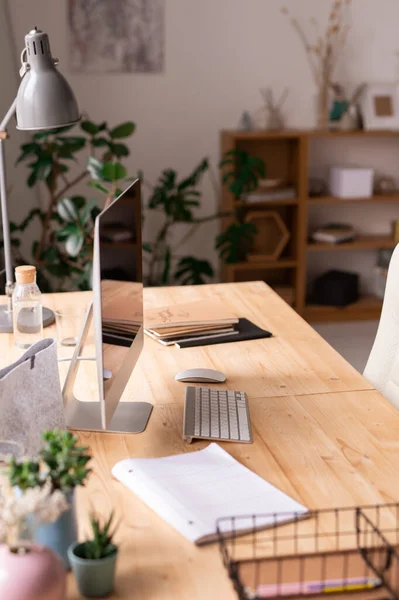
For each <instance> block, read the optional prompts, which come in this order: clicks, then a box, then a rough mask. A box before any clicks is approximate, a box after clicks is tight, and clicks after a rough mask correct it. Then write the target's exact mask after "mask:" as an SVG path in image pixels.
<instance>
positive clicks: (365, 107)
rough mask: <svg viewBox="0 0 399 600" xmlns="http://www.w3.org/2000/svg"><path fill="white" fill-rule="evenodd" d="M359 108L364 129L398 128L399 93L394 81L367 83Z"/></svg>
mask: <svg viewBox="0 0 399 600" xmlns="http://www.w3.org/2000/svg"><path fill="white" fill-rule="evenodd" d="M360 108H361V112H362V116H363V123H364V128H365V129H368V130H373V129H381V130H383V129H388V130H390V129H391V130H396V129H399V93H398V87H397V84H396V83H386V84H370V85H367V86H366V87H365V89H364V91H363V94H362V98H361V103H360Z"/></svg>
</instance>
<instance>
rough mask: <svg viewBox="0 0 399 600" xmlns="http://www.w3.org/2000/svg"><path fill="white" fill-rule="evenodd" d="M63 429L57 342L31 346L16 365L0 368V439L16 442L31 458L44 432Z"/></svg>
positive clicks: (48, 341)
mask: <svg viewBox="0 0 399 600" xmlns="http://www.w3.org/2000/svg"><path fill="white" fill-rule="evenodd" d="M54 427H61V428H64V427H65V421H64V407H63V402H62V393H61V385H60V377H59V373H58V363H57V342H56V340H54V339H52V338H47V339H44V340H41V341H40V342H37V343H36V344H33V345H32V346H31V347H30V348H29V349H28V350H27V351H26V352H25V353H24V354H23V355H22V356H21V358H20V359H18V360H17V361H16V362H14V363H13V364H12V365H9V366H8V367H5V368H4V369H0V440H11V441H14V442H19V443H20V444H21V445H22V446H23V448H24V454H26V455H28V456H32V455H34V454H36V453H37V451H38V449H39V448H40V446H41V441H40V436H41V433H42V432H43V430H45V429H53V428H54Z"/></svg>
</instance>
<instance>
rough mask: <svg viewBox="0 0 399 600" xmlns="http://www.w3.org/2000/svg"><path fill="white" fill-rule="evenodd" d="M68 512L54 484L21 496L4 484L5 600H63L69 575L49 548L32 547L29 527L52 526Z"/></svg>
mask: <svg viewBox="0 0 399 600" xmlns="http://www.w3.org/2000/svg"><path fill="white" fill-rule="evenodd" d="M67 509H68V503H67V501H66V498H65V495H64V494H63V493H62V492H61V491H60V490H56V491H52V489H51V485H50V484H49V483H46V484H45V485H43V486H35V487H32V488H30V489H29V490H27V491H26V492H25V493H23V494H22V493H20V492H19V491H18V490H15V489H14V488H12V487H11V486H10V485H8V486H6V485H3V486H2V488H1V493H0V540H1V542H2V545H0V573H1V576H0V598H2V599H3V598H4V600H6V599H7V600H22V599H23V600H64V598H65V594H66V574H65V569H64V566H63V565H62V562H61V560H60V558H59V557H58V556H57V555H56V554H54V553H53V552H52V551H51V550H50V549H48V548H45V547H43V546H41V545H37V544H32V543H31V542H29V541H28V540H27V539H26V537H27V533H28V531H27V528H26V525H27V523H28V521H29V519H30V520H34V523H35V524H36V523H49V522H51V521H53V520H55V519H57V518H59V517H60V515H61V514H62V513H63V512H65V510H67Z"/></svg>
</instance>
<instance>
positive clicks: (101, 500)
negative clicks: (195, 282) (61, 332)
mask: <svg viewBox="0 0 399 600" xmlns="http://www.w3.org/2000/svg"><path fill="white" fill-rule="evenodd" d="M212 295H217V296H219V297H221V298H222V299H223V301H224V302H225V303H226V304H228V305H230V307H231V308H232V309H233V310H235V311H236V313H237V315H238V316H246V317H248V318H250V319H252V320H253V321H254V322H255V323H256V324H257V325H259V326H262V327H265V328H267V329H269V330H270V331H272V332H273V334H274V336H275V337H274V338H270V339H267V340H258V341H256V342H242V343H232V344H226V345H223V344H222V345H216V346H208V347H203V348H192V349H184V350H179V349H177V348H176V349H175V348H164V347H162V346H161V345H158V344H157V343H156V342H154V341H152V340H146V344H145V349H144V351H143V353H142V356H141V357H140V361H139V364H138V366H137V368H136V370H135V372H134V374H133V376H132V378H131V380H130V382H129V385H128V388H127V391H126V394H125V397H126V396H127V397H128V398H129V399H131V400H147V401H150V402H152V403H154V404H155V408H154V411H153V415H152V417H151V419H150V422H149V425H148V428H147V430H146V431H145V432H144V433H143V434H140V435H114V434H94V433H92V434H81V438H82V441H85V442H86V443H88V444H89V445H90V446H91V448H92V452H93V455H94V460H93V465H92V466H93V469H94V473H93V475H92V476H91V478H90V481H89V483H88V485H87V487H86V488H85V489H83V490H80V491H79V496H78V513H79V523H80V527H81V532H82V534H83V533H84V531H85V527H86V520H87V519H86V517H87V511H88V510H89V508H90V507H92V506H95V507H96V509H98V510H100V511H103V512H104V513H108V512H109V511H110V510H111V508H112V507H115V508H116V510H117V514H118V517H119V518H121V519H122V525H121V527H120V530H119V534H118V540H117V541H118V542H119V543H120V544H121V553H120V559H119V565H118V578H117V593H116V594H115V596H113V597H115V598H126V599H129V600H130V599H131V600H133V599H134V598H140V599H142V600H159V599H160V598H162V600H169V599H170V600H172V599H173V600H176V598H178V599H181V600H186V599H189V598H190V600H196V599H197V600H203V598H218V600H234V598H235V594H234V592H233V589H232V586H231V584H230V582H229V579H228V577H227V573H226V572H225V570H224V568H223V566H222V563H221V560H220V556H219V551H218V547H217V546H216V545H212V546H208V547H204V548H197V547H196V546H194V545H192V544H190V543H189V542H187V541H186V540H185V539H184V538H183V537H182V536H181V535H179V534H178V533H177V532H175V531H174V530H173V529H172V528H170V527H169V526H168V525H167V524H166V523H165V522H164V521H162V520H161V519H160V518H159V517H157V516H156V515H155V514H154V513H152V512H151V511H150V510H149V509H148V508H147V507H146V506H145V505H144V504H143V503H142V502H141V501H140V500H138V499H137V498H136V497H135V496H134V495H133V494H132V493H131V492H129V491H128V490H127V489H125V488H124V487H123V486H122V485H121V484H120V483H119V482H116V481H114V480H112V477H111V474H110V471H111V468H112V466H113V465H114V464H115V463H116V462H117V461H118V460H121V459H123V458H127V457H129V456H130V457H155V456H166V455H170V454H177V453H180V452H187V451H193V450H197V449H200V448H202V447H204V446H205V445H206V443H202V442H197V443H193V444H191V445H187V444H185V443H184V442H183V441H182V436H181V430H182V420H183V399H184V385H183V384H179V383H176V382H175V381H174V375H175V373H176V372H178V371H179V370H181V369H184V368H188V367H214V368H216V369H219V370H221V371H223V372H224V373H225V374H226V376H227V377H228V382H227V383H228V387H229V388H230V389H238V390H241V389H242V390H245V391H246V392H247V393H248V397H249V405H250V414H251V421H252V427H253V433H254V443H253V444H251V445H246V444H242V445H240V444H222V446H223V447H225V448H226V450H227V451H228V452H230V453H231V454H232V455H233V456H234V457H235V458H236V459H238V460H239V461H240V462H242V463H243V464H245V465H246V466H247V467H249V468H250V469H252V470H253V471H255V472H256V473H258V474H259V475H260V476H262V477H264V478H265V479H267V480H268V481H269V482H270V483H272V484H274V485H276V486H278V487H279V488H281V489H282V490H283V491H285V492H287V493H288V494H290V495H291V496H292V497H293V498H295V499H297V500H298V501H300V502H302V503H304V504H306V505H307V506H308V507H310V508H321V507H336V506H351V505H355V504H359V503H360V504H364V503H376V502H387V501H392V500H398V497H399V483H398V482H397V465H398V463H399V414H398V412H397V411H396V410H395V409H394V408H393V407H392V406H391V405H390V404H389V403H388V402H387V401H386V400H385V399H384V398H382V397H381V396H380V395H379V394H378V393H377V392H376V391H375V390H373V388H372V386H370V384H369V383H368V382H366V381H365V380H364V379H363V377H362V376H361V375H360V374H358V373H357V372H356V371H355V370H354V369H353V368H352V367H351V366H350V365H348V363H346V361H345V360H344V359H343V358H342V357H340V356H339V355H338V354H337V353H336V352H335V351H334V350H333V349H332V348H331V347H330V346H329V345H328V344H327V343H326V342H325V341H324V340H322V339H321V338H320V336H319V335H318V334H317V333H316V332H315V331H314V330H313V329H312V328H311V327H310V326H309V325H308V324H307V323H305V322H304V321H303V320H302V319H301V318H300V317H299V316H298V315H297V314H296V313H295V312H294V311H293V310H292V309H291V308H289V307H288V305H286V304H285V303H284V302H283V301H282V300H281V299H280V298H279V297H278V296H277V295H276V294H275V293H274V292H273V291H272V290H270V289H269V288H268V287H267V286H266V285H265V284H263V283H259V282H255V283H242V284H223V285H210V286H200V287H188V288H165V289H148V290H146V292H145V298H146V305H147V306H161V305H164V304H167V303H169V302H177V301H179V302H185V301H189V300H195V299H204V301H205V300H206V298H208V297H210V296H212ZM83 300H85V301H87V296H85V295H84V294H74V295H73V296H72V295H71V294H54V295H53V296H48V297H47V298H46V303H47V305H48V306H51V307H61V306H63V305H66V304H68V303H71V302H74V303H75V302H76V301H79V302H81V301H83ZM46 333H47V334H51V330H47V331H46ZM53 334H54V333H53ZM0 343H1V348H2V350H4V349H5V348H6V347H9V342H8V341H6V340H5V337H2V338H1V341H0ZM3 356H4V353H3ZM265 511H267V506H265ZM78 598H79V596H78V594H77V592H76V589H75V587H74V582H73V581H72V578H71V580H70V589H69V595H68V600H77V599H78Z"/></svg>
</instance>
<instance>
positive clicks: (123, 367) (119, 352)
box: [97, 180, 143, 421]
mask: <svg viewBox="0 0 399 600" xmlns="http://www.w3.org/2000/svg"><path fill="white" fill-rule="evenodd" d="M97 224H98V243H99V258H100V261H99V263H100V264H99V274H100V298H101V332H102V363H103V364H102V369H103V398H104V403H105V415H106V417H107V418H106V420H107V421H109V420H110V418H111V417H112V414H113V412H114V410H115V408H116V406H117V404H118V401H119V397H120V395H121V394H122V392H123V389H124V387H125V385H126V383H127V381H128V379H129V377H130V374H131V372H132V370H133V369H134V366H135V364H136V362H137V359H138V356H139V354H140V351H141V348H142V344H143V277H142V248H141V195H140V182H139V181H138V180H136V181H135V182H134V183H133V184H132V185H131V186H130V187H129V188H128V189H127V190H126V191H125V192H124V193H123V194H122V195H121V196H119V197H118V198H117V199H116V200H114V201H113V202H112V204H111V205H110V206H109V207H108V208H107V209H106V210H104V211H103V212H102V213H101V214H100V215H99V216H98V223H97Z"/></svg>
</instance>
